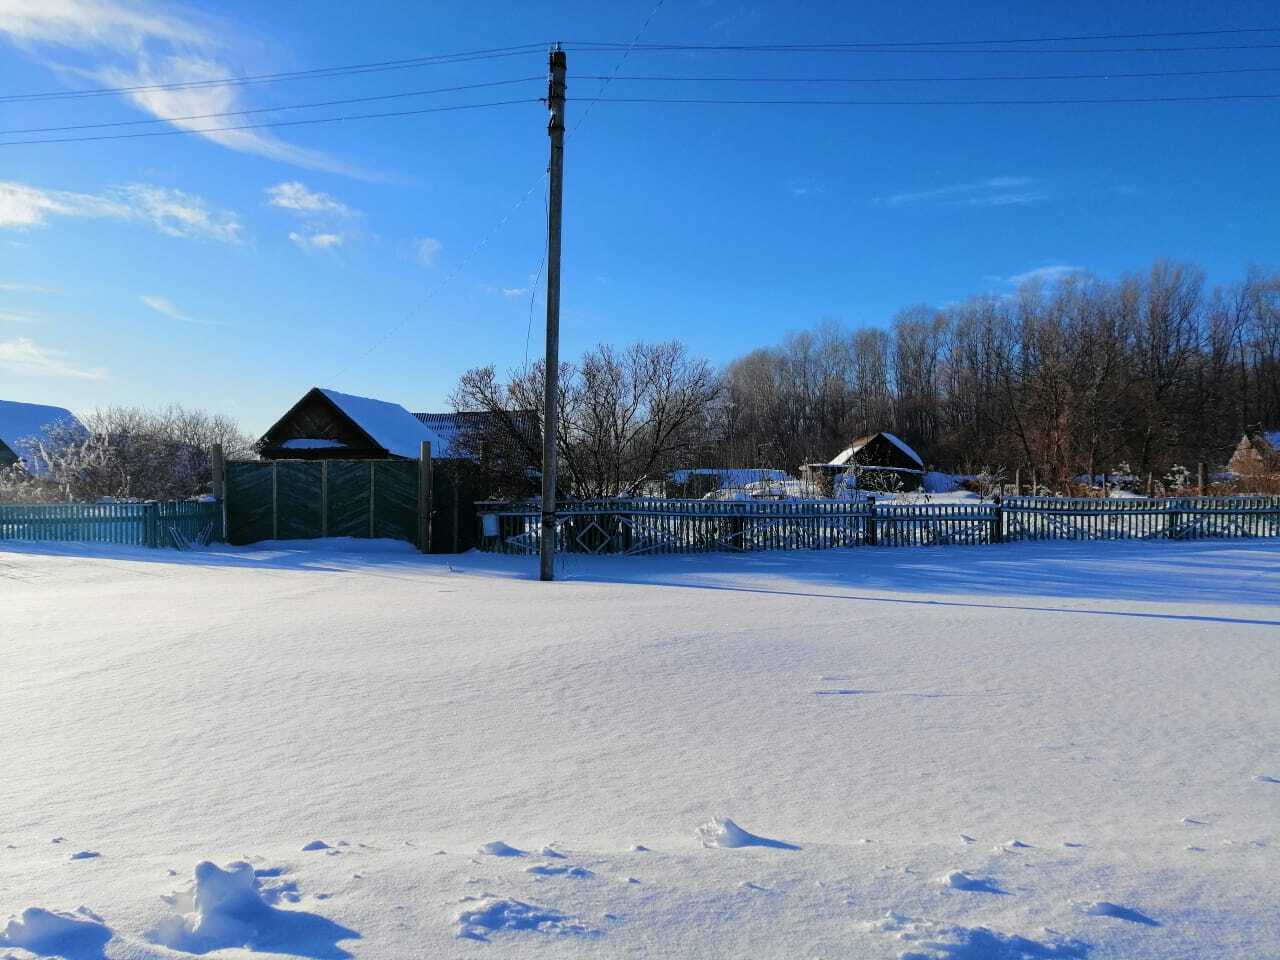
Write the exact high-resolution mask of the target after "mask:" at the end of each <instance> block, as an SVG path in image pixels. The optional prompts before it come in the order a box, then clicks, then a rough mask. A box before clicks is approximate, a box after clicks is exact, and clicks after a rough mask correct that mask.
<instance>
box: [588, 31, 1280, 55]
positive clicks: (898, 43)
mask: <svg viewBox="0 0 1280 960" xmlns="http://www.w3.org/2000/svg"><path fill="white" fill-rule="evenodd" d="M1249 33H1280V26H1274V27H1231V28H1226V29H1221V30H1163V31H1158V32H1144V33H1087V34H1076V35H1074V36H1058V37H987V38H985V39H980V40H956V39H953V40H864V41H859V42H853V43H826V44H770V45H769V46H771V47H774V48H785V49H793V50H798V49H806V48H813V47H841V48H846V49H853V48H858V49H862V48H867V47H958V46H967V45H971V44H1013V43H1079V42H1087V41H1091V40H1157V39H1166V38H1169V37H1214V36H1229V35H1238V34H1249ZM566 45H567V46H592V47H619V46H622V44H621V43H618V42H616V41H594V40H583V41H577V42H575V43H573V44H566ZM655 46H658V45H656V44H646V45H645V47H646V48H648V47H655ZM663 46H667V47H672V48H674V47H676V46H677V45H676V44H666V45H663ZM709 46H714V47H716V48H719V49H746V47H743V46H741V45H737V44H717V45H709ZM684 49H691V48H690V47H685V48H684ZM699 49H703V48H699Z"/></svg>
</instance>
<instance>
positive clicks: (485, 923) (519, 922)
mask: <svg viewBox="0 0 1280 960" xmlns="http://www.w3.org/2000/svg"><path fill="white" fill-rule="evenodd" d="M457 921H458V936H459V937H460V938H462V939H464V940H488V939H489V937H490V935H492V934H495V933H501V932H504V931H534V932H537V933H546V934H553V935H556V936H567V937H598V936H599V935H600V931H598V930H593V929H591V928H590V927H588V926H587V925H586V924H583V923H580V922H579V921H578V920H575V919H574V918H572V917H567V916H565V915H564V914H562V913H557V912H556V911H554V910H548V909H546V908H545V907H535V906H534V905H533V904H530V903H524V902H522V901H520V900H508V899H505V898H498V897H487V898H485V899H483V900H480V901H478V902H477V903H475V904H474V905H473V906H471V907H470V908H469V909H466V910H463V911H461V912H460V913H459V914H458V916H457Z"/></svg>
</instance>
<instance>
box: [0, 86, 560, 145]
mask: <svg viewBox="0 0 1280 960" xmlns="http://www.w3.org/2000/svg"><path fill="white" fill-rule="evenodd" d="M541 102H542V98H541V97H527V98H524V99H520V100H493V101H490V102H489V103H459V104H454V105H453V106H448V107H424V108H422V109H420V110H392V111H388V112H386V113H352V114H347V115H345V116H341V117H313V118H310V119H307V120H272V121H269V122H267V123H241V124H235V125H233V126H229V127H201V128H199V129H194V130H148V131H146V132H144V133H103V134H98V135H96V136H91V137H45V138H41V139H36V140H5V141H0V147H16V146H22V145H26V144H33V143H88V142H90V141H99V140H135V139H138V138H140V137H176V136H184V135H185V136H190V135H192V134H197V135H201V134H210V133H228V132H231V131H235V130H261V129H264V128H267V127H303V126H310V125H313V124H318V123H342V122H344V121H347V120H380V119H383V118H387V117H416V116H419V115H421V114H425V113H447V112H450V111H454V110H480V109H483V108H485V107H505V106H508V105H510V104H515V103H541Z"/></svg>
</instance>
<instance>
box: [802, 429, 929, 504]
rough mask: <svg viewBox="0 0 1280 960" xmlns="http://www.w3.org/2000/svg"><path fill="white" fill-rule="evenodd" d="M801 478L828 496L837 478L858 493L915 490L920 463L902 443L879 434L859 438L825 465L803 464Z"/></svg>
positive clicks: (921, 479) (920, 473)
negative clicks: (851, 484) (851, 482)
mask: <svg viewBox="0 0 1280 960" xmlns="http://www.w3.org/2000/svg"><path fill="white" fill-rule="evenodd" d="M800 471H801V476H802V477H803V478H804V479H805V480H808V481H809V482H811V483H812V484H814V485H815V486H816V487H818V488H820V489H821V490H823V491H824V492H825V493H828V494H830V493H831V492H832V490H833V488H834V487H835V485H836V478H838V477H852V478H853V480H854V482H855V483H856V484H857V486H858V488H859V489H882V490H893V489H899V488H900V489H902V490H919V489H920V487H921V486H922V484H923V483H924V460H923V459H921V457H920V454H918V453H916V452H915V451H914V450H912V449H911V447H910V446H909V445H908V444H907V442H906V441H905V440H902V439H900V438H899V437H896V436H894V435H893V434H892V433H888V432H884V431H882V432H880V433H872V434H868V435H867V436H865V437H859V438H858V439H857V440H855V441H853V443H851V444H850V445H849V446H847V447H846V448H845V449H843V450H841V451H840V452H839V453H838V454H836V455H835V456H834V457H833V458H831V460H829V461H828V462H826V463H806V464H804V466H802V467H801V468H800Z"/></svg>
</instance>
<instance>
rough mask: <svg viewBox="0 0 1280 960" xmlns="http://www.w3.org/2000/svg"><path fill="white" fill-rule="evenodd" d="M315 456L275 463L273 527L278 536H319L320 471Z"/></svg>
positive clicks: (304, 537)
mask: <svg viewBox="0 0 1280 960" xmlns="http://www.w3.org/2000/svg"><path fill="white" fill-rule="evenodd" d="M323 469H324V464H323V463H321V462H320V461H317V460H281V461H279V462H278V463H277V464H276V512H277V516H276V530H277V536H278V537H279V538H280V539H281V540H305V539H308V538H311V537H319V536H323V532H322V531H323V523H324V514H323V511H322V509H321V508H322V505H323V502H324V501H323V498H322V490H321V487H322V479H323V478H322V471H323Z"/></svg>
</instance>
